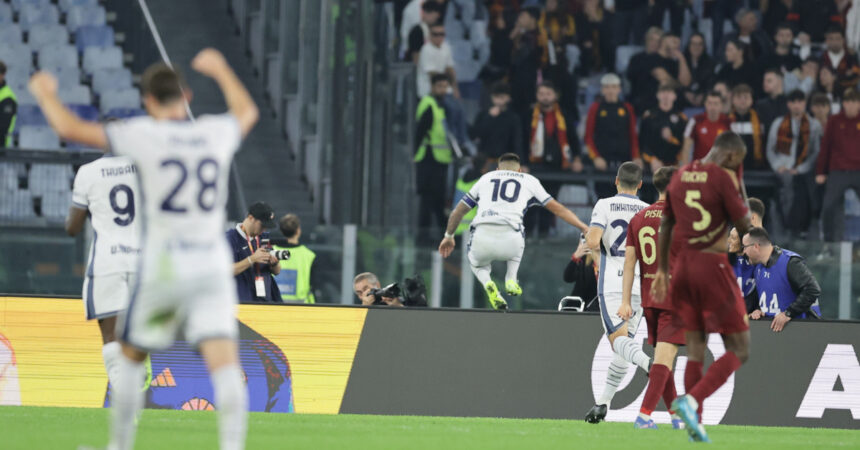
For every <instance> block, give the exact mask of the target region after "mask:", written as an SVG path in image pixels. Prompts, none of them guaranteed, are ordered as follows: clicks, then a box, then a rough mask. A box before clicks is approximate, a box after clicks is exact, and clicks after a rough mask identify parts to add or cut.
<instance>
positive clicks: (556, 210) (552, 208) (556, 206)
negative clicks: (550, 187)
mask: <svg viewBox="0 0 860 450" xmlns="http://www.w3.org/2000/svg"><path fill="white" fill-rule="evenodd" d="M546 209H547V210H548V211H549V212H551V213H553V214H555V215H556V216H558V217H559V218H560V219H561V220H563V221H565V222H567V223H569V224H571V225H573V226H575V227H576V228H579V229H580V230H582V232H583V233H585V232H587V231H588V225H586V224H585V222H583V221H582V220H579V217H577V216H576V214H574V212H573V211H571V210H569V209H567V208H565V207H564V205H562V204H561V203H559V202H558V201H556V200H555V199H552V200H550V201H549V202H547V204H546Z"/></svg>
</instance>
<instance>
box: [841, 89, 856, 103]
mask: <svg viewBox="0 0 860 450" xmlns="http://www.w3.org/2000/svg"><path fill="white" fill-rule="evenodd" d="M842 101H843V102H860V92H857V89H846V90H845V92H844V93H843V94H842Z"/></svg>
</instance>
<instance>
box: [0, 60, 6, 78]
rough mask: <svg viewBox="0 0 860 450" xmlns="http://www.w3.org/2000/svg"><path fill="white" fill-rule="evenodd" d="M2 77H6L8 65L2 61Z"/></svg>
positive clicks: (0, 62) (0, 69) (0, 64)
mask: <svg viewBox="0 0 860 450" xmlns="http://www.w3.org/2000/svg"><path fill="white" fill-rule="evenodd" d="M0 75H6V63H4V62H3V61H0Z"/></svg>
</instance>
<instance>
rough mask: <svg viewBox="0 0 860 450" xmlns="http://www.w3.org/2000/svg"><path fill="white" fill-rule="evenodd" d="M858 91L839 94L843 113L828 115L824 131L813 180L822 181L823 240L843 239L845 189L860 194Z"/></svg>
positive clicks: (859, 102) (859, 104)
mask: <svg viewBox="0 0 860 450" xmlns="http://www.w3.org/2000/svg"><path fill="white" fill-rule="evenodd" d="M858 142H860V93H858V92H857V91H856V90H854V89H849V90H847V91H845V94H844V95H843V96H842V112H840V113H839V114H836V115H834V116H832V117H831V118H830V120H829V121H828V122H827V129H826V130H825V131H824V142H823V143H822V145H821V155H820V156H819V157H818V168H817V171H816V173H817V174H818V175H817V176H816V177H815V182H816V183H818V184H824V185H825V188H824V201H823V203H822V207H821V229H822V231H823V232H824V240H825V241H829V242H835V241H839V240H841V239H842V231H843V230H842V228H844V227H843V225H844V224H845V221H844V219H843V213H844V210H843V208H844V204H845V191H847V190H848V189H854V192H855V193H857V194H860V145H858Z"/></svg>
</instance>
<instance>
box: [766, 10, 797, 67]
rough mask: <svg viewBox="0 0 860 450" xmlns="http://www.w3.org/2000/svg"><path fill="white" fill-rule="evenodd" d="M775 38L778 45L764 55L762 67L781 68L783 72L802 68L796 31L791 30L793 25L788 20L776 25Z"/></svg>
mask: <svg viewBox="0 0 860 450" xmlns="http://www.w3.org/2000/svg"><path fill="white" fill-rule="evenodd" d="M773 40H774V42H776V46H775V47H774V48H773V51H772V52H769V53H767V54H765V55H762V57H761V58H760V59H758V61H759V65H760V67H761V68H762V69H765V70H767V69H779V70H780V71H781V72H782V73H783V74H787V73H789V72H792V71H793V70H795V69H799V68H800V57H799V56H797V52H796V49H795V45H794V32H793V31H792V30H791V25H789V24H788V23H786V22H783V23H781V24H779V26H777V27H776V33H775V34H774V35H773Z"/></svg>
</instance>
